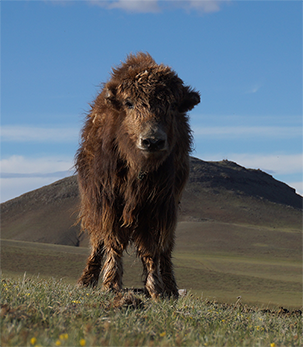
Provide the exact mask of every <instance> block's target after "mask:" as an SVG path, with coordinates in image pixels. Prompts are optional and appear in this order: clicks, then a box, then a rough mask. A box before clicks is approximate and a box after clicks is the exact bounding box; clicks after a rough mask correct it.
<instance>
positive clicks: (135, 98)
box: [103, 53, 200, 170]
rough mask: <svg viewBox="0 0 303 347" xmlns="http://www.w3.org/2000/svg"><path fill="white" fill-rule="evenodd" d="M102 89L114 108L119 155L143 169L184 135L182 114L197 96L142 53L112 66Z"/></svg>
mask: <svg viewBox="0 0 303 347" xmlns="http://www.w3.org/2000/svg"><path fill="white" fill-rule="evenodd" d="M103 92H104V96H105V99H106V101H107V104H108V105H110V107H112V108H114V110H115V111H116V112H115V114H116V115H117V119H116V120H115V124H116V126H117V127H116V132H115V141H116V147H117V148H118V150H119V152H120V155H121V156H122V157H124V158H125V160H126V161H128V162H129V163H130V164H133V165H135V166H138V165H139V166H141V167H142V166H143V167H145V169H146V170H150V168H151V167H155V165H156V166H158V165H159V164H161V163H162V162H163V161H164V160H165V159H166V158H167V157H168V156H169V154H170V153H171V152H172V150H173V148H174V146H175V145H176V143H177V142H178V140H179V139H180V138H182V139H184V135H182V136H180V134H181V133H182V134H184V127H185V128H186V129H189V127H188V123H187V116H186V112H187V111H189V110H191V109H192V108H193V107H194V106H195V105H197V104H198V103H199V102H200V96H199V94H198V93H197V92H195V91H193V90H191V89H190V88H189V87H186V86H184V85H183V81H182V80H181V79H180V78H179V77H178V76H177V74H176V73H175V72H174V71H172V70H171V69H170V68H169V67H166V66H164V65H157V64H156V63H155V62H154V60H153V59H152V58H151V57H150V56H149V55H147V54H142V53H141V54H139V55H137V56H130V57H129V58H128V60H127V61H126V63H124V64H122V65H121V67H120V68H118V69H116V70H113V75H112V79H111V80H110V81H109V82H108V83H107V84H106V85H105V87H104V90H103ZM188 136H190V134H188ZM148 167H149V168H148Z"/></svg>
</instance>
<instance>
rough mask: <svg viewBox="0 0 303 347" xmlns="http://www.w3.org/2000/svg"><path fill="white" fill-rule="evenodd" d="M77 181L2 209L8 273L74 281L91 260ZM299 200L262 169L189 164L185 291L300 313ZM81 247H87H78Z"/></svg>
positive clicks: (180, 255)
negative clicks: (80, 216) (82, 226)
mask: <svg viewBox="0 0 303 347" xmlns="http://www.w3.org/2000/svg"><path fill="white" fill-rule="evenodd" d="M78 203H79V196H78V187H77V180H76V177H69V178H66V179H63V180H60V181H58V182H55V183H53V184H51V185H49V186H46V187H43V188H40V189H38V190H35V191H32V192H29V193H27V194H24V195H22V196H20V197H19V198H16V199H13V200H10V201H8V202H6V203H4V204H2V205H1V211H2V220H1V222H2V236H1V237H2V239H3V240H2V253H1V260H2V271H3V274H4V275H6V276H18V275H20V274H23V273H24V272H27V273H29V274H32V275H35V276H37V275H38V274H39V275H40V276H41V277H49V276H52V277H55V278H65V279H66V281H68V282H69V283H75V281H76V279H77V278H78V277H79V275H80V274H81V271H82V269H83V267H84V264H85V260H86V257H87V255H88V253H89V251H88V249H87V248H86V246H87V244H88V240H87V238H86V236H85V235H82V236H79V226H75V225H74V223H75V221H76V218H77V209H78ZM301 207H302V197H301V196H299V195H298V194H296V193H295V191H294V189H292V188H290V187H288V186H287V185H286V184H284V183H282V182H279V181H276V180H275V179H274V178H273V177H271V176H270V175H267V174H266V173H264V172H262V171H260V170H250V169H245V168H243V167H241V166H239V165H237V164H235V163H232V162H229V161H221V162H204V161H201V160H198V159H195V158H192V159H191V173H190V178H189V182H188V184H187V186H186V189H185V192H184V195H183V199H182V202H181V207H180V217H179V223H178V227H177V232H176V248H175V252H174V264H175V269H176V277H177V282H178V285H179V287H180V288H186V289H191V290H192V291H193V292H196V293H199V294H200V295H202V294H203V296H204V297H208V298H212V299H213V298H215V299H216V300H219V301H221V302H222V301H225V302H233V301H234V300H235V298H236V297H238V296H242V298H243V300H245V302H259V303H263V304H280V305H286V306H289V307H300V306H301V303H302V301H301V298H302V295H301V293H302V275H301V274H302V261H301V260H302V248H301V245H302V233H301V231H302V210H301ZM75 246H85V247H75ZM129 253H130V255H127V254H126V255H125V270H126V271H125V272H126V273H125V280H124V284H125V286H128V287H131V286H141V278H140V274H141V272H142V269H141V263H140V261H139V260H138V259H136V258H135V256H134V254H133V252H132V250H130V252H129Z"/></svg>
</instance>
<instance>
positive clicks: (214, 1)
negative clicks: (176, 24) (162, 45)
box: [87, 0, 230, 13]
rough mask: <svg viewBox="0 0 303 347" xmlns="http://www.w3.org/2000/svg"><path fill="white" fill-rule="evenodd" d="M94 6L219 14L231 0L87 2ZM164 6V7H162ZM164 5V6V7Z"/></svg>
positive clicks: (129, 9)
mask: <svg viewBox="0 0 303 347" xmlns="http://www.w3.org/2000/svg"><path fill="white" fill-rule="evenodd" d="M87 1H89V3H90V4H92V5H97V6H100V7H104V8H107V9H121V10H124V11H127V12H138V13H139V12H141V13H147V12H151V13H156V12H160V11H161V10H162V9H164V7H165V8H169V9H172V8H178V7H179V8H180V7H181V8H183V9H184V10H186V11H190V10H195V11H198V12H202V13H210V12H217V11H219V10H220V9H221V5H222V3H226V2H229V1H230V0H221V1H219V0H178V1H172V0H168V1H163V0H103V1H102V0H101V1H99V0H87ZM161 5H162V6H161ZM163 5H164V6H163Z"/></svg>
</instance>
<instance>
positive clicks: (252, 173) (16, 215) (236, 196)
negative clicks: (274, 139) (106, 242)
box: [1, 158, 303, 246]
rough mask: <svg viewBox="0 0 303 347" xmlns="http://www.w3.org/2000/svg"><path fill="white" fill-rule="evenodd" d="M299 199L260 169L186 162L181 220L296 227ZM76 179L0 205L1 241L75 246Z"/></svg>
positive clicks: (77, 240) (81, 240)
mask: <svg viewBox="0 0 303 347" xmlns="http://www.w3.org/2000/svg"><path fill="white" fill-rule="evenodd" d="M302 201H303V198H302V197H301V196H300V195H298V194H296V192H295V190H294V189H293V188H291V187H289V186H288V185H286V184H285V183H282V182H279V181H277V180H275V179H274V178H273V177H272V176H270V175H268V174H266V173H264V172H262V171H261V170H253V169H246V168H244V167H242V166H240V165H238V164H236V163H233V162H231V161H227V160H223V161H219V162H207V161H202V160H200V159H196V158H191V170H190V177H189V181H188V183H187V186H186V189H185V192H184V194H183V198H182V201H181V205H180V220H181V221H182V220H184V221H204V220H212V221H218V222H224V223H238V224H254V225H263V226H270V227H280V228H281V227H283V228H286V227H287V228H300V227H301V209H302ZM78 205H79V192H78V185H77V178H76V176H71V177H67V178H64V179H62V180H59V181H57V182H55V183H53V184H50V185H48V186H45V187H42V188H40V189H37V190H34V191H31V192H29V193H26V194H23V195H21V196H20V197H17V198H15V199H12V200H9V201H7V202H5V203H2V204H1V224H2V232H1V238H2V239H12V240H22V241H32V242H43V243H54V244H63V245H73V246H79V245H83V244H87V240H86V237H85V235H81V236H79V231H80V229H79V225H75V223H76V220H77V214H78Z"/></svg>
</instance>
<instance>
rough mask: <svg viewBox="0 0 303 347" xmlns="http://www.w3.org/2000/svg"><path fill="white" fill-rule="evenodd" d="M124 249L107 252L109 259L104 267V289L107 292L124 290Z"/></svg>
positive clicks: (107, 258) (111, 249)
mask: <svg viewBox="0 0 303 347" xmlns="http://www.w3.org/2000/svg"><path fill="white" fill-rule="evenodd" d="M122 254H123V248H122V247H121V248H117V249H113V248H110V249H109V250H107V257H106V260H105V262H104V266H103V288H104V289H105V290H109V291H114V292H119V291H120V290H121V289H122V276H123V262H122Z"/></svg>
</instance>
